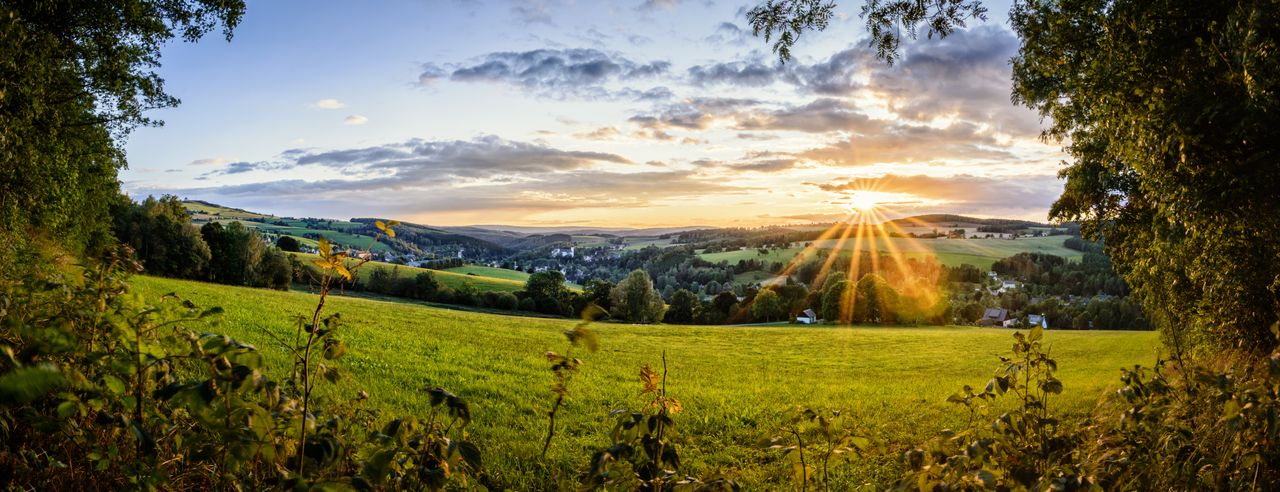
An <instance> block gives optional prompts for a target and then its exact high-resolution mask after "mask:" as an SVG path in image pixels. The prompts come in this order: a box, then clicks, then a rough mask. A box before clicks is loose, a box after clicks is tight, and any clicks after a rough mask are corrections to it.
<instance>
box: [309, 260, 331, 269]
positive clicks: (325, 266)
mask: <svg viewBox="0 0 1280 492" xmlns="http://www.w3.org/2000/svg"><path fill="white" fill-rule="evenodd" d="M311 264H312V265H315V266H318V267H320V268H323V269H325V270H328V269H329V265H330V263H329V262H327V261H325V260H322V259H319V258H316V259H314V260H311Z"/></svg>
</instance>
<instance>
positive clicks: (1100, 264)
mask: <svg viewBox="0 0 1280 492" xmlns="http://www.w3.org/2000/svg"><path fill="white" fill-rule="evenodd" d="M991 270H992V271H994V272H996V273H997V274H999V275H1001V276H1002V277H1006V278H1015V279H1018V280H1020V281H1022V282H1023V283H1024V289H1026V290H1028V291H1030V292H1031V293H1033V294H1037V295H1075V296H1093V295H1097V294H1106V295H1109V296H1124V295H1128V294H1129V286H1128V285H1126V284H1125V282H1124V279H1122V278H1120V276H1119V275H1116V273H1115V271H1113V270H1112V269H1111V258H1108V257H1107V256H1106V255H1102V254H1097V253H1085V254H1084V256H1083V257H1082V258H1081V259H1080V261H1079V262H1069V261H1067V260H1066V259H1064V258H1062V257H1061V256H1055V255H1049V254H1043V253H1018V254H1016V255H1013V256H1010V257H1008V258H1003V259H1000V260H998V261H996V262H995V263H994V264H993V265H991Z"/></svg>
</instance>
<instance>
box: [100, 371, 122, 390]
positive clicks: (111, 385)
mask: <svg viewBox="0 0 1280 492" xmlns="http://www.w3.org/2000/svg"><path fill="white" fill-rule="evenodd" d="M102 385H103V386H106V387H107V389H108V390H110V391H111V392H112V393H115V394H117V395H123V394H124V389H125V388H124V381H121V380H120V378H117V377H115V376H112V375H110V374H108V375H106V376H102Z"/></svg>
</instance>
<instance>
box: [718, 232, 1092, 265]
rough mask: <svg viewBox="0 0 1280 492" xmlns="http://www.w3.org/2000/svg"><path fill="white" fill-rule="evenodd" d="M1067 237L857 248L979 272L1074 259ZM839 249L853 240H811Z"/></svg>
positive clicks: (879, 242) (900, 241)
mask: <svg viewBox="0 0 1280 492" xmlns="http://www.w3.org/2000/svg"><path fill="white" fill-rule="evenodd" d="M1065 239H1066V236H1049V237H1029V238H1020V239H915V238H902V237H877V238H875V240H874V241H872V240H870V239H864V240H863V241H862V244H861V245H860V249H861V250H862V251H879V252H883V253H892V252H894V251H896V252H899V253H901V254H903V255H904V256H907V257H927V256H930V255H933V256H936V257H937V258H938V262H939V263H942V264H943V265H947V266H959V265H961V264H965V263H967V264H970V265H973V266H976V267H978V268H981V269H988V268H991V264H992V263H995V261H996V260H999V259H1001V258H1006V257H1009V256H1013V255H1016V254H1018V253H1023V252H1027V253H1046V254H1051V255H1057V256H1061V257H1063V258H1067V259H1071V260H1076V259H1079V258H1080V257H1081V256H1083V253H1081V252H1079V251H1076V250H1073V249H1069V248H1067V247H1065V246H1063V245H1062V242H1063V241H1064V240H1065ZM838 245H839V246H841V249H842V250H846V251H852V250H853V248H854V239H853V238H849V239H848V240H846V241H845V242H844V244H843V245H840V241H839V240H838V239H825V240H822V241H814V246H815V247H817V248H821V249H835V248H836V246H838ZM802 250H803V248H786V249H779V250H776V251H770V252H769V253H768V254H765V255H761V254H760V253H759V252H758V251H757V250H755V249H746V250H739V251H725V252H720V253H709V254H703V255H702V257H703V258H704V259H706V260H707V261H712V262H718V261H728V262H729V263H731V264H732V263H737V262H738V261H739V260H744V259H758V260H764V261H766V262H775V261H779V262H784V263H785V262H787V261H790V260H791V258H793V257H794V256H795V255H796V254H797V253H799V252H800V251H802Z"/></svg>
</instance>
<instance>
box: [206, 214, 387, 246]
mask: <svg viewBox="0 0 1280 492" xmlns="http://www.w3.org/2000/svg"><path fill="white" fill-rule="evenodd" d="M218 222H230V221H229V220H219V221H218ZM242 223H243V224H244V225H245V226H247V227H252V228H254V229H257V230H259V231H263V232H270V233H273V234H280V235H285V236H295V237H298V238H302V235H303V234H308V233H310V234H319V235H320V236H321V237H324V238H326V239H328V240H329V241H330V242H333V243H335V244H337V245H339V246H343V247H350V248H357V249H365V248H368V247H369V243H370V242H372V240H373V237H372V236H366V235H364V234H351V233H349V232H338V231H330V230H324V229H308V228H305V227H297V226H280V225H275V224H267V223H263V222H242ZM313 242H314V241H313ZM390 250H391V247H390V246H387V245H386V243H382V242H378V243H374V245H373V251H374V252H376V253H382V252H386V251H390Z"/></svg>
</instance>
